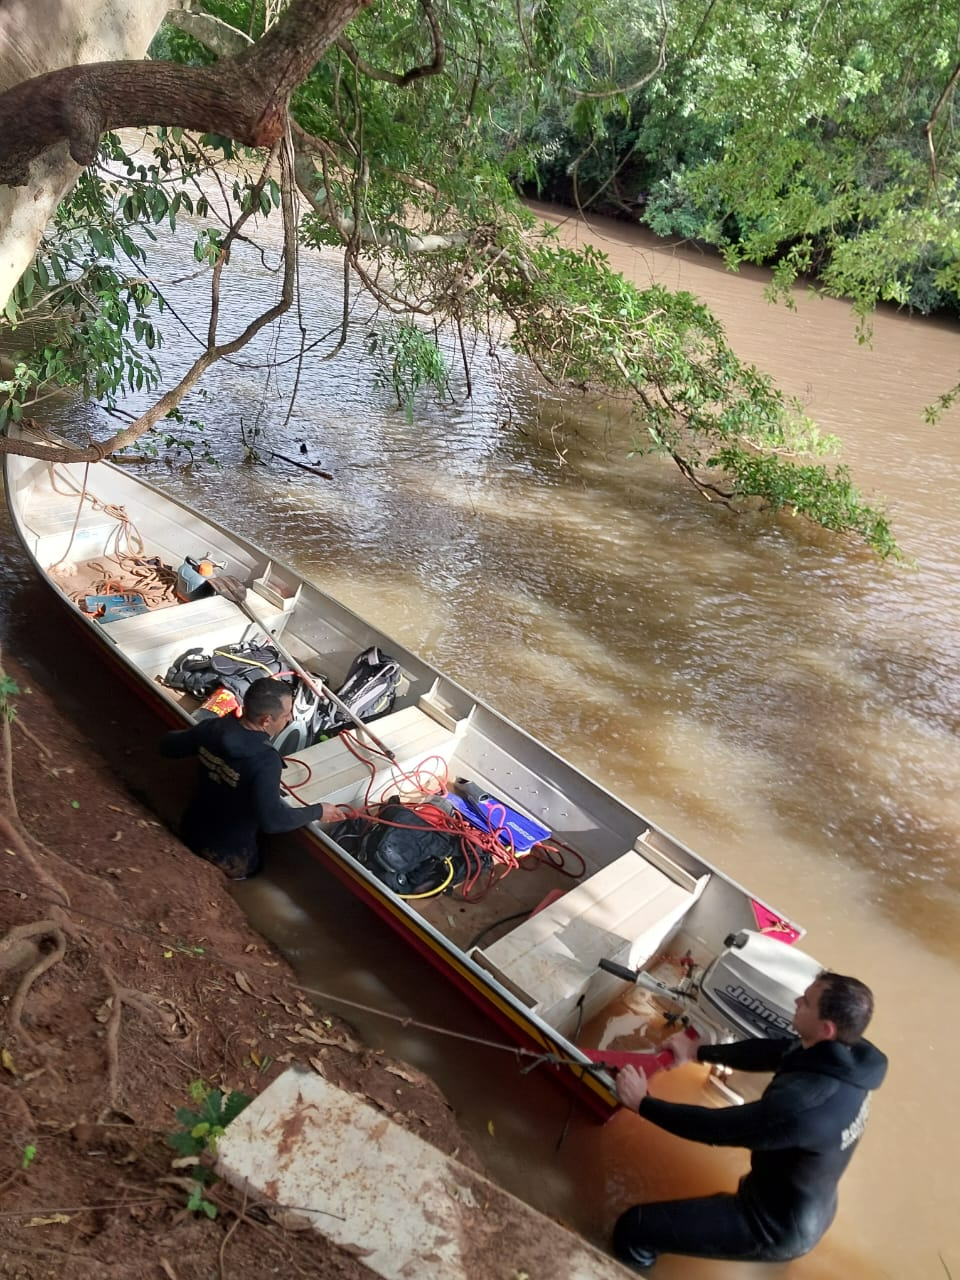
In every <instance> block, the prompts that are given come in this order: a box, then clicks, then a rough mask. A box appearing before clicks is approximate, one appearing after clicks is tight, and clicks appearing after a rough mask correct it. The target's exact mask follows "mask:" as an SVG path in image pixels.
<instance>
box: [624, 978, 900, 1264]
mask: <svg viewBox="0 0 960 1280" xmlns="http://www.w3.org/2000/svg"><path fill="white" fill-rule="evenodd" d="M872 1013H873V996H872V994H871V992H870V989H869V988H868V987H866V986H864V984H863V983H862V982H859V981H858V980H857V979H856V978H847V977H843V976H842V975H841V974H838V973H830V972H826V971H824V972H823V973H821V974H820V975H819V977H818V978H817V979H816V981H815V982H813V983H812V984H811V985H810V986H809V987H808V988H807V989H806V991H805V992H804V993H803V995H802V996H799V997H798V999H797V1002H796V1012H795V1014H794V1017H793V1027H794V1030H795V1031H796V1033H797V1035H798V1036H799V1042H798V1041H797V1040H796V1039H793V1038H790V1039H780V1040H743V1041H740V1042H739V1043H737V1044H722V1045H720V1044H716V1045H701V1046H700V1047H699V1048H697V1049H696V1055H695V1060H696V1061H698V1062H716V1063H720V1064H722V1065H723V1066H728V1067H734V1068H736V1069H737V1070H740V1071H773V1072H774V1077H773V1079H772V1080H771V1081H770V1083H769V1084H768V1085H767V1087H766V1089H765V1090H764V1092H763V1094H762V1096H761V1097H760V1098H759V1099H758V1100H757V1101H756V1102H750V1103H747V1104H746V1105H744V1106H742V1107H728V1108H725V1109H723V1110H715V1109H714V1108H712V1107H698V1106H685V1105H683V1104H681V1103H675V1102H662V1101H660V1100H659V1099H656V1098H651V1097H649V1096H648V1095H647V1082H646V1077H645V1076H644V1075H642V1074H641V1073H639V1072H638V1071H636V1070H635V1069H634V1068H633V1067H625V1068H624V1069H623V1070H622V1071H621V1072H620V1074H619V1077H618V1079H617V1094H618V1096H619V1098H620V1101H621V1102H622V1103H623V1105H624V1106H626V1107H629V1108H630V1109H631V1110H633V1111H637V1112H639V1114H640V1115H641V1116H643V1117H644V1119H646V1120H650V1121H652V1122H653V1123H654V1124H655V1125H658V1126H659V1127H660V1128H661V1129H666V1130H667V1132H668V1133H673V1134H676V1135H677V1137H680V1138H688V1139H691V1140H692V1141H694V1142H708V1143H710V1144H712V1145H713V1146H721V1147H747V1148H749V1150H750V1153H751V1156H750V1172H749V1173H748V1174H747V1175H746V1176H745V1177H744V1178H742V1179H741V1181H740V1186H739V1188H738V1189H737V1192H736V1194H735V1195H729V1194H727V1195H714V1196H704V1197H702V1198H699V1199H694V1200H671V1201H664V1202H661V1203H659V1204H644V1205H634V1206H633V1208H631V1209H628V1210H627V1211H626V1212H625V1213H623V1214H621V1216H620V1218H619V1219H618V1221H617V1224H616V1227H615V1228H614V1233H613V1248H614V1252H615V1253H616V1255H617V1257H618V1258H620V1260H621V1261H623V1262H625V1263H626V1264H627V1265H628V1266H631V1267H633V1268H634V1269H635V1270H637V1271H643V1270H645V1269H646V1268H647V1267H650V1266H652V1265H653V1264H654V1262H655V1261H656V1259H657V1255H658V1254H659V1253H686V1254H693V1255H696V1256H698V1257H705V1258H724V1259H744V1260H753V1261H758V1262H786V1261H788V1260H789V1259H791V1258H799V1257H801V1256H802V1255H803V1254H805V1253H808V1252H809V1251H810V1250H811V1249H812V1248H813V1246H814V1245H815V1244H816V1243H817V1242H818V1241H819V1240H820V1238H821V1237H822V1236H823V1234H824V1232H825V1231H826V1230H827V1228H828V1227H829V1226H830V1223H831V1222H832V1221H833V1217H834V1214H835V1213H836V1210H837V1183H838V1182H839V1180H840V1176H841V1174H842V1173H843V1171H844V1170H845V1169H846V1167H847V1165H848V1164H849V1162H850V1157H851V1156H852V1155H853V1152H854V1150H855V1148H856V1145H857V1142H858V1141H859V1139H860V1136H861V1135H862V1133H863V1130H864V1127H865V1125H866V1122H867V1114H868V1112H869V1109H870V1092H869V1091H870V1090H871V1089H876V1088H877V1087H878V1086H879V1085H880V1084H881V1083H882V1081H883V1078H884V1076H885V1075H886V1071H887V1059H886V1058H885V1057H884V1055H883V1054H882V1053H881V1052H880V1050H879V1049H876V1048H875V1047H874V1046H873V1045H872V1044H871V1043H870V1042H869V1041H868V1040H864V1039H863V1038H862V1036H863V1032H864V1031H865V1030H866V1028H867V1024H868V1023H869V1021H870V1017H871V1015H872ZM669 1044H670V1047H671V1048H672V1049H673V1050H674V1052H675V1054H676V1058H677V1063H678V1064H679V1063H680V1062H682V1061H690V1060H691V1059H692V1058H693V1054H694V1050H693V1046H692V1044H691V1041H690V1040H689V1039H688V1038H687V1036H686V1035H679V1036H674V1037H673V1038H672V1039H671V1040H670V1041H669Z"/></svg>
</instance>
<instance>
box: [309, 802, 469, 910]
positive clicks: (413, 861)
mask: <svg viewBox="0 0 960 1280" xmlns="http://www.w3.org/2000/svg"><path fill="white" fill-rule="evenodd" d="M378 816H379V818H381V819H383V821H382V822H381V821H377V820H376V819H371V818H346V819H344V821H343V822H338V823H337V825H336V826H334V827H331V828H329V831H328V834H329V836H330V838H331V839H332V840H335V841H336V842H337V844H339V845H340V847H341V848H342V849H344V850H345V851H346V852H347V853H349V854H352V855H353V857H354V858H356V859H357V861H358V862H361V863H362V864H363V865H364V866H365V867H366V868H367V869H368V870H369V871H372V872H373V874H374V875H375V876H376V877H377V879H378V880H380V881H382V882H383V883H384V884H385V885H386V886H387V888H388V889H392V890H393V891H394V893H398V894H400V895H401V897H415V896H417V895H418V894H424V893H431V892H435V891H437V890H439V889H440V886H441V885H443V887H444V888H445V889H447V888H453V887H454V885H458V884H459V883H460V882H461V881H462V880H463V878H464V876H465V875H466V872H467V866H466V862H465V860H464V857H463V850H462V848H461V845H460V840H459V838H458V837H457V836H452V835H448V834H447V833H446V832H444V831H438V830H437V829H436V827H434V826H432V825H431V824H430V823H429V822H428V821H427V820H426V818H422V817H421V816H420V814H418V813H416V812H415V811H414V810H413V809H408V808H407V807H406V805H402V804H395V803H391V802H388V803H387V804H385V805H383V807H382V808H381V809H380V812H379V815H378ZM387 823H390V824H396V825H389V826H388V825H386V824H387Z"/></svg>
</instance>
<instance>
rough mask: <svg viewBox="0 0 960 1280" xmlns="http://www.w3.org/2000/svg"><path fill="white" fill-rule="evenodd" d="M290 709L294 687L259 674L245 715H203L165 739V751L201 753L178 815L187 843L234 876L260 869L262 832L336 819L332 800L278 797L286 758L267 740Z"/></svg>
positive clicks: (179, 754) (282, 726)
mask: <svg viewBox="0 0 960 1280" xmlns="http://www.w3.org/2000/svg"><path fill="white" fill-rule="evenodd" d="M292 717H293V695H292V692H291V689H290V686H289V685H286V684H284V683H283V682H282V681H280V680H272V679H269V678H264V679H261V680H254V682H253V683H252V684H251V685H250V687H249V689H248V690H247V692H246V696H245V697H244V700H243V716H242V717H241V718H240V719H238V718H237V717H236V716H235V715H227V716H222V717H216V718H211V719H208V720H201V721H200V722H199V723H198V724H195V725H192V726H191V727H190V728H189V729H174V730H173V731H172V732H170V733H167V734H165V735H164V736H163V738H161V740H160V754H161V755H165V756H173V757H178V758H179V757H184V756H198V757H199V763H198V768H197V785H196V789H195V790H194V793H193V796H192V797H191V799H190V802H189V804H188V805H187V808H186V810H185V812H184V815H183V818H182V820H181V823H180V836H181V839H182V840H183V842H184V844H185V845H186V846H187V848H188V849H192V850H193V852H194V853H196V854H198V855H199V856H200V857H201V858H206V860H207V861H208V862H213V863H215V864H216V865H217V866H218V867H220V868H221V870H222V871H224V872H225V873H226V875H227V876H228V877H229V879H231V880H246V879H247V878H248V877H249V876H252V875H254V874H255V873H256V872H257V871H259V870H260V849H259V843H258V839H257V837H258V834H259V832H261V831H264V832H267V833H268V834H275V833H278V832H281V831H296V830H297V828H299V827H303V826H306V824H307V823H308V822H333V821H336V820H337V819H339V818H342V817H343V815H342V813H341V812H340V810H339V809H337V808H336V807H335V806H334V805H329V804H327V805H325V804H308V805H304V806H303V807H302V808H292V807H291V806H290V805H288V804H285V803H284V802H283V800H281V798H280V774H281V771H282V769H283V761H282V760H281V759H280V757H279V755H278V754H277V752H276V751H275V750H274V749H273V747H272V746H271V745H270V739H271V738H275V737H276V735H277V734H278V733H280V731H281V730H282V729H285V728H286V727H287V725H288V724H289V723H290V721H291V719H292Z"/></svg>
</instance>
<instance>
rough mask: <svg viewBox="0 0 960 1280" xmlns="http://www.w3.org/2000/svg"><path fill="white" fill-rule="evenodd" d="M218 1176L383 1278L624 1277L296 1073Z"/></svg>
mask: <svg viewBox="0 0 960 1280" xmlns="http://www.w3.org/2000/svg"><path fill="white" fill-rule="evenodd" d="M217 1166H218V1170H219V1172H220V1174H221V1175H222V1176H223V1177H225V1178H226V1179H228V1181H230V1182H232V1183H233V1184H234V1185H235V1186H237V1187H239V1188H241V1189H245V1190H246V1191H247V1192H248V1193H249V1194H250V1195H251V1196H252V1197H254V1198H255V1199H257V1200H259V1201H267V1202H270V1203H272V1204H274V1205H277V1206H281V1207H283V1208H284V1209H286V1210H287V1211H288V1212H292V1213H296V1214H300V1215H302V1217H303V1218H305V1219H307V1220H308V1221H309V1223H310V1225H311V1226H312V1227H313V1228H314V1229H315V1230H316V1231H319V1232H320V1233H321V1234H322V1235H324V1236H326V1237H328V1238H329V1239H330V1240H332V1241H334V1242H335V1243H336V1244H338V1245H340V1246H341V1247H343V1248H346V1249H349V1250H350V1251H351V1252H352V1253H354V1254H355V1255H356V1256H357V1257H358V1258H360V1259H361V1260H362V1262H363V1264H364V1265H365V1266H367V1267H369V1268H370V1270H371V1271H374V1272H376V1273H377V1274H378V1275H380V1276H383V1277H384V1280H624V1277H625V1276H627V1275H628V1274H630V1273H629V1272H627V1271H626V1270H625V1269H624V1268H623V1267H621V1266H620V1264H619V1263H617V1262H615V1261H614V1260H613V1259H612V1258H610V1257H608V1256H607V1255H606V1254H604V1253H602V1252H600V1251H599V1250H598V1249H595V1248H593V1246H592V1245H589V1244H588V1243H587V1242H586V1241H585V1240H583V1239H581V1238H580V1237H579V1236H577V1235H574V1234H573V1232H571V1231H568V1230H567V1229H566V1228H565V1227H562V1226H560V1225H559V1224H558V1223H555V1222H553V1221H552V1220H551V1219H550V1218H547V1217H545V1216H544V1215H543V1214H540V1213H538V1212H537V1211H536V1210H535V1209H531V1208H530V1206H529V1205H526V1204H524V1203H523V1202H522V1201H520V1200H518V1199H516V1197H514V1196H511V1195H509V1194H508V1193H507V1192H506V1191H504V1190H503V1189H502V1188H500V1187H497V1186H496V1185H495V1184H494V1183H492V1182H490V1181H489V1179H487V1178H484V1177H482V1176H481V1175H480V1174H477V1173H475V1172H474V1171H473V1170H471V1169H467V1168H466V1167H465V1166H464V1165H462V1164H460V1163H459V1162H458V1161H456V1160H453V1159H451V1158H450V1157H449V1156H445V1155H443V1154H442V1152H440V1151H438V1150H437V1149H436V1148H435V1147H432V1146H430V1145H429V1143H426V1142H424V1141H423V1139H422V1138H419V1137H417V1135H416V1134H413V1133H410V1132H409V1131H408V1130H406V1129H404V1128H402V1127H401V1126H400V1125H399V1124H397V1123H395V1122H394V1121H393V1120H391V1119H390V1118H389V1117H387V1116H386V1115H384V1113H383V1112H382V1111H379V1110H377V1108H376V1107H374V1106H371V1105H370V1103H369V1102H367V1101H366V1099H362V1098H358V1097H356V1096H355V1095H354V1094H351V1093H347V1092H345V1091H344V1090H342V1089H338V1088H337V1087H336V1086H334V1085H332V1084H330V1083H329V1082H328V1081H326V1080H324V1079H323V1077H322V1076H319V1075H317V1074H315V1073H314V1072H311V1071H307V1070H304V1069H301V1068H296V1067H295V1068H291V1069H289V1070H287V1071H285V1072H284V1074H283V1075H282V1076H279V1077H278V1078H277V1079H276V1080H275V1081H274V1082H273V1083H272V1084H271V1085H270V1086H269V1087H268V1088H267V1089H265V1090H264V1092H263V1093H262V1094H261V1095H260V1096H259V1097H258V1098H256V1099H255V1100H254V1101H253V1102H252V1103H251V1104H250V1105H249V1106H248V1107H247V1109H246V1110H245V1111H243V1112H242V1114H241V1115H239V1116H238V1117H237V1119H236V1120H234V1121H233V1123H232V1124H231V1125H229V1126H228V1128H227V1131H226V1133H225V1134H224V1136H223V1137H222V1138H221V1140H220V1143H219V1151H218V1159H217Z"/></svg>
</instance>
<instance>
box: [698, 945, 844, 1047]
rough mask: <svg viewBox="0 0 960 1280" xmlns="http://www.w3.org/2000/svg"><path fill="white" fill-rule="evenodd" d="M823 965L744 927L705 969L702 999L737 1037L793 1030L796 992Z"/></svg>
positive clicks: (768, 1035)
mask: <svg viewBox="0 0 960 1280" xmlns="http://www.w3.org/2000/svg"><path fill="white" fill-rule="evenodd" d="M822 969H823V966H822V965H821V964H819V963H818V962H817V961H816V960H814V959H813V957H812V956H809V955H807V954H806V952H804V951H800V950H798V948H797V947H794V946H791V945H789V944H788V943H786V942H782V941H780V940H779V939H777V938H772V937H769V936H768V935H767V934H764V933H758V932H756V931H754V930H752V929H743V930H741V932H740V933H737V934H735V935H734V936H733V937H732V938H731V939H730V940H729V945H728V946H727V947H725V948H724V950H723V951H721V953H720V954H719V955H718V956H717V958H716V960H714V961H713V963H712V964H711V965H710V966H709V968H708V969H707V971H706V972H705V973H704V975H703V978H702V980H701V983H700V993H701V1000H702V1002H703V1003H705V1004H706V1006H707V1007H708V1008H709V1009H710V1010H711V1011H712V1012H715V1013H716V1014H718V1015H719V1017H720V1019H721V1020H722V1021H723V1022H725V1023H726V1024H727V1025H728V1026H729V1027H730V1029H731V1030H732V1031H733V1032H734V1033H735V1034H736V1035H738V1036H764V1037H775V1036H784V1035H793V1034H794V1032H793V1027H792V1022H793V1014H794V1006H795V1003H796V1000H797V997H798V996H800V995H802V994H803V992H804V991H806V989H807V987H809V986H810V984H811V982H813V981H815V979H816V977H817V975H818V974H819V973H820V972H822Z"/></svg>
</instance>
